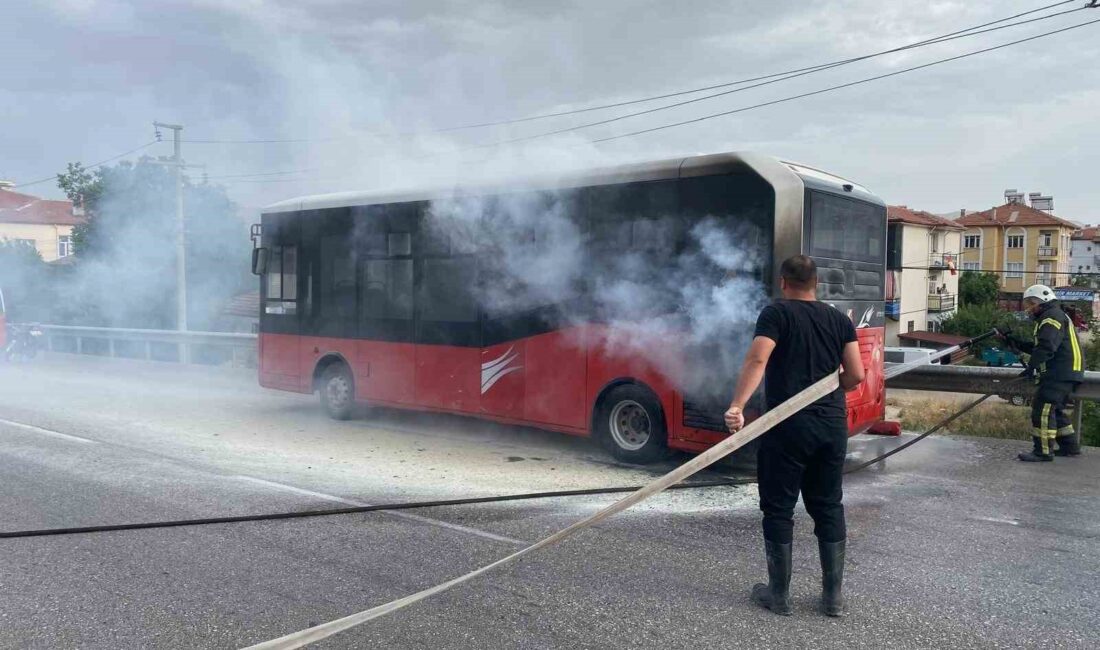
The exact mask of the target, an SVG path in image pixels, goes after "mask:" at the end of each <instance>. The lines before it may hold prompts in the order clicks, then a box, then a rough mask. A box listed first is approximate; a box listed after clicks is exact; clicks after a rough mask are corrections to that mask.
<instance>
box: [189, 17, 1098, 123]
mask: <svg viewBox="0 0 1100 650" xmlns="http://www.w3.org/2000/svg"><path fill="white" fill-rule="evenodd" d="M1075 1H1076V0H1064V1H1062V2H1056V3H1054V4H1050V5H1046V6H1043V7H1039V8H1037V9H1032V10H1029V11H1025V12H1022V13H1018V14H1015V15H1012V16H1007V17H1005V18H1000V19H998V20H994V21H990V22H986V23H982V24H980V25H975V26H973V27H968V28H966V29H962V30H958V31H954V32H950V33H947V34H943V35H940V36H936V37H933V38H929V39H925V40H922V41H917V42H914V43H909V44H907V45H902V46H899V47H894V48H890V49H887V50H882V51H879V52H874V53H871V54H864V55H860V56H857V57H852V58H848V59H840V60H837V61H831V62H829V63H821V64H817V65H813V66H809V67H804V68H796V69H793V70H787V71H784V72H775V73H771V74H767V75H762V76H757V77H751V78H747V79H739V80H737V81H728V82H724V83H720V84H713V85H710V86H702V87H698V88H691V89H688V90H679V91H675V92H670V93H665V94H661V95H652V96H649V97H642V98H638V99H631V100H626V101H621V102H615V103H610V104H601V105H599V106H591V107H587V108H579V109H572V110H567V111H557V112H552V113H541V114H537V115H529V116H526V117H519V118H512V119H504V120H496V121H489V122H478V123H472V124H463V125H457V126H449V127H441V128H438V129H430V130H424V131H407V132H397V133H373V134H364V135H363V136H360V137H371V136H373V137H409V136H416V135H428V134H437V133H447V132H454V131H464V130H471V129H479V128H486V127H493V126H507V125H511V124H521V123H525V122H533V121H537V120H545V119H550V118H555V117H565V116H569V115H578V114H582V113H590V112H594V111H601V110H606V109H611V108H621V107H624V106H632V105H636V104H643V103H647V102H651V101H657V100H661V99H670V98H672V97H681V96H684V95H691V94H695V93H700V92H706V91H709V90H717V89H719V88H728V87H730V86H739V85H743V84H749V83H754V82H764V83H758V84H756V85H753V86H749V87H746V88H738V89H735V90H731V91H726V92H722V93H716V94H713V95H708V96H706V97H699V98H695V99H692V100H688V101H685V102H681V103H675V104H669V105H666V106H659V107H656V108H653V109H649V110H646V111H640V112H637V113H631V114H627V115H622V116H618V117H615V118H611V119H609V120H606V121H600V122H594V123H591V124H585V125H579V126H575V127H571V128H570V129H565V130H562V131H555V132H550V133H545V134H539V135H538V136H536V137H547V136H550V135H556V134H558V133H564V132H567V131H570V130H577V129H583V128H589V127H592V126H598V125H601V124H607V123H609V122H614V121H617V120H623V119H627V118H630V117H636V116H638V115H645V114H648V113H652V112H655V111H661V110H667V109H669V108H675V107H678V106H683V105H686V104H691V103H695V102H699V101H704V100H706V99H711V98H714V97H720V96H723V95H727V94H731V93H735V92H742V91H745V90H751V89H753V88H759V87H761V86H766V85H770V84H773V83H778V82H781V81H787V80H790V79H794V78H797V77H802V76H805V75H809V74H814V73H817V72H823V71H825V70H830V69H832V68H836V67H840V66H844V65H849V64H851V63H858V62H860V61H866V60H868V59H873V58H876V57H881V56H886V55H889V54H896V53H898V52H903V51H906V50H910V49H914V48H919V47H924V46H927V45H934V44H938V43H945V42H949V41H952V40H956V39H959V38H968V37H970V36H978V35H981V34H986V33H989V32H993V31H998V30H1001V29H1009V28H1011V27H1018V26H1020V25H1026V24H1029V23H1033V22H1038V21H1041V20H1048V19H1050V18H1056V17H1058V16H1063V15H1066V14H1070V13H1074V12H1077V11H1081V10H1083V9H1087V8H1088V7H1079V8H1077V9H1071V10H1068V11H1063V12H1059V13H1054V14H1051V15H1048V16H1041V17H1038V18H1032V19H1029V20H1025V21H1020V22H1017V23H1012V24H1009V25H1001V26H999V27H993V28H992V29H983V28H986V27H990V26H992V25H998V24H999V23H1004V22H1007V21H1010V20H1015V19H1017V18H1022V17H1024V16H1028V15H1031V14H1035V13H1039V12H1042V11H1046V10H1048V9H1053V8H1055V7H1059V6H1062V5H1066V4H1071V3H1073V2H1075ZM976 30H982V31H976ZM342 139H346V137H330V138H288V139H257V140H186V142H189V143H193V144H295V143H309V142H333V141H338V140H342Z"/></svg>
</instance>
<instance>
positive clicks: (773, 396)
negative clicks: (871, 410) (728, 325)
mask: <svg viewBox="0 0 1100 650" xmlns="http://www.w3.org/2000/svg"><path fill="white" fill-rule="evenodd" d="M754 336H766V337H768V338H769V339H771V340H773V341H775V350H774V351H773V352H772V355H771V358H770V359H768V367H767V370H766V371H765V373H764V397H765V399H766V401H767V404H768V409H769V410H770V409H773V408H775V407H776V406H778V405H780V404H782V403H783V402H785V401H787V400H788V399H790V398H791V397H794V396H795V395H796V394H798V393H799V392H801V391H802V390H805V389H806V388H809V387H810V386H811V385H813V384H814V383H816V382H817V381H819V380H820V379H822V378H823V377H825V376H826V375H828V374H829V373H832V372H836V370H837V368H839V367H840V361H841V359H842V358H843V354H844V346H845V345H846V344H848V343H851V342H852V341H855V340H856V328H855V327H854V326H853V325H852V321H850V320H849V319H848V317H847V316H845V315H844V314H842V313H840V312H839V311H838V310H836V309H835V308H833V307H830V306H829V305H826V304H825V303H823V302H817V301H816V300H815V301H808V300H777V301H776V302H774V303H773V304H771V305H768V306H767V307H765V308H764V311H762V312H760V317H759V318H757V320H756V334H755V335H754ZM803 412H809V413H814V414H817V415H830V416H836V415H839V416H841V417H844V416H845V414H846V413H847V409H846V405H845V401H844V391H843V390H842V389H840V388H838V389H837V390H836V391H835V392H833V393H830V394H829V395H826V396H825V397H822V398H821V399H819V400H818V401H816V402H814V403H813V404H811V405H810V406H807V407H806V408H805V409H804V410H803Z"/></svg>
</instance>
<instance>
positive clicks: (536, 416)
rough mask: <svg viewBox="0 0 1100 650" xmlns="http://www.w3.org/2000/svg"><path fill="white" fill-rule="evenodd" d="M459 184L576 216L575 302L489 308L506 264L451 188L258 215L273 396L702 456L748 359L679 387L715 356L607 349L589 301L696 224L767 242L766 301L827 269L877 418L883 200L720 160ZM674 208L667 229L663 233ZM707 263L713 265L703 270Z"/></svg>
mask: <svg viewBox="0 0 1100 650" xmlns="http://www.w3.org/2000/svg"><path fill="white" fill-rule="evenodd" d="M459 192H460V193H463V194H465V195H469V196H476V197H478V199H479V200H480V201H482V202H483V204H484V205H486V206H489V207H484V208H483V209H484V210H487V211H491V210H493V209H494V208H493V207H492V206H493V205H498V204H500V200H499V199H500V197H502V196H505V195H508V196H512V195H515V194H517V193H518V194H523V193H527V194H528V195H530V198H531V200H532V201H534V202H541V204H542V205H553V206H554V210H555V211H556V214H565V215H566V217H567V218H568V220H569V223H571V224H574V225H575V227H576V229H577V231H578V232H580V233H582V234H583V236H584V242H585V244H584V248H583V250H582V251H580V252H579V254H578V259H579V261H578V262H577V264H580V265H582V268H583V270H584V271H583V279H584V282H581V284H582V285H583V286H581V287H579V288H578V289H577V292H578V293H577V297H576V299H575V300H573V299H571V300H570V302H571V304H570V305H568V309H566V307H567V306H566V305H563V304H545V305H538V306H536V307H534V308H531V309H523V310H515V311H513V312H509V311H508V310H505V311H504V312H501V311H500V310H495V311H494V310H490V309H487V308H486V307H484V306H483V305H481V304H479V300H478V299H477V297H476V296H475V295H474V291H473V288H474V287H478V286H482V285H484V283H487V282H488V283H492V282H495V281H497V280H496V278H498V277H499V274H500V273H501V268H500V264H499V262H500V257H501V255H502V252H501V251H500V250H496V251H487V250H478V248H477V247H476V246H474V247H470V246H468V245H465V244H463V243H462V242H459V241H457V240H454V239H452V240H448V239H447V237H442V238H440V236H439V235H438V233H433V232H432V228H431V227H430V224H429V223H428V222H429V219H430V218H431V215H432V206H433V201H436V200H439V199H440V198H442V197H444V196H453V195H454V190H451V191H450V192H448V193H432V192H428V191H424V192H411V193H405V194H366V193H347V194H335V195H325V196H315V197H306V198H302V199H295V200H290V201H284V202H281V203H277V204H275V205H272V206H269V207H268V208H266V209H264V211H263V214H262V218H261V224H260V227H259V228H257V229H254V233H253V235H254V239H255V240H258V246H257V247H256V248H255V250H254V253H253V270H254V272H256V273H257V274H259V275H261V276H262V279H261V314H260V334H259V381H260V384H261V385H263V386H265V387H269V388H275V389H281V390H287V391H294V392H299V393H312V392H319V393H320V397H321V402H322V404H323V406H324V408H325V409H326V410H327V411H328V413H329V414H330V415H331V416H333V417H336V418H347V417H349V416H350V414H351V412H352V407H353V406H354V405H355V404H356V403H365V404H370V405H379V406H389V407H396V408H402V409H413V410H423V411H435V412H446V413H456V414H462V415H468V416H476V417H480V418H485V419H489V420H493V421H497V422H503V423H512V424H520V425H528V426H535V427H540V428H544V429H549V430H554V431H560V432H563V433H568V434H574V435H591V436H594V437H597V438H598V439H599V440H600V441H601V442H602V443H603V444H604V445H605V446H606V447H607V448H608V449H609V450H610V451H611V452H612V453H613V454H614V455H615V456H616V457H618V458H620V459H622V460H625V461H629V462H648V461H652V460H654V459H656V458H659V457H660V456H661V455H662V454H663V453H664V452H665V450H666V449H669V448H672V449H679V450H684V451H689V452H699V451H702V450H704V449H706V448H707V447H709V446H711V445H713V444H715V443H716V442H718V441H720V440H721V439H723V438H724V437H726V436H727V435H728V433H727V432H726V430H725V427H724V424H723V418H722V414H723V412H724V409H725V407H726V405H727V404H728V400H729V397H730V394H731V391H732V386H733V383H734V381H735V379H736V377H734V376H732V372H736V367H734V368H733V371H732V372H731V373H728V375H726V376H722V377H720V379H719V380H718V381H714V382H709V385H708V386H707V388H708V390H706V391H701V390H698V387H696V388H685V383H684V381H683V379H684V378H685V377H692V376H695V375H696V374H698V373H699V372H702V371H705V370H706V369H707V367H708V364H711V363H712V359H713V358H716V357H714V356H713V355H710V354H708V353H707V351H706V349H705V346H703V348H700V347H699V346H694V348H691V346H687V345H685V344H681V342H680V341H677V340H674V338H670V339H669V340H665V341H662V342H661V343H660V345H658V346H651V347H650V348H649V349H648V350H645V349H643V350H641V351H639V350H638V349H631V350H624V349H622V348H621V347H620V346H616V345H614V344H613V341H612V340H611V339H613V335H612V332H611V330H610V327H611V326H610V325H609V322H610V321H609V320H608V318H606V317H605V315H602V314H600V313H598V310H590V311H585V310H586V309H588V308H587V307H585V306H584V305H585V300H586V296H587V295H588V294H587V293H586V292H588V291H590V290H591V287H592V286H595V285H596V284H598V283H599V282H600V281H601V278H603V277H604V275H606V274H608V273H615V272H617V271H614V270H613V269H612V270H609V269H610V268H611V267H610V266H608V264H607V262H608V261H609V260H613V259H615V258H616V257H617V256H621V255H625V254H627V253H631V254H633V253H634V252H638V253H639V254H644V255H645V256H646V257H644V259H646V260H648V262H647V264H650V265H651V266H650V267H649V269H650V270H652V268H660V265H661V264H674V263H676V260H677V259H679V256H681V255H683V254H686V253H685V251H688V250H689V249H690V247H691V243H690V242H689V241H688V240H689V238H688V237H687V233H688V232H689V231H691V229H692V227H693V226H694V225H695V224H698V223H700V222H702V221H704V220H711V221H714V222H717V223H719V224H723V225H724V226H726V227H729V228H738V227H741V226H745V225H751V227H752V228H753V229H754V232H756V233H758V234H759V235H760V239H759V241H760V249H761V251H762V254H761V255H760V256H759V257H760V259H759V262H758V264H757V267H756V268H755V271H754V273H755V275H756V277H757V279H758V280H759V282H760V284H761V285H762V286H763V287H764V290H765V291H766V292H767V293H768V295H771V296H773V297H778V277H777V276H778V271H779V263H780V262H781V261H782V260H783V259H785V258H787V257H789V256H790V255H794V254H798V253H804V254H808V255H811V256H813V257H814V259H815V260H816V261H817V263H818V268H819V279H820V285H819V286H820V288H819V298H820V299H821V300H824V301H826V302H828V303H830V304H832V305H833V306H834V307H835V308H837V309H839V310H841V311H842V312H844V313H845V314H847V315H848V316H849V318H851V319H852V321H853V323H854V324H855V325H856V327H857V332H858V336H859V342H860V347H861V350H862V353H863V360H864V363H865V364H866V366H867V368H868V375H867V380H866V382H864V384H863V385H862V386H861V387H860V388H859V389H858V390H856V391H854V392H852V393H849V394H848V407H849V408H848V411H849V416H848V417H849V427H850V430H851V432H852V433H853V434H855V433H859V432H862V431H866V430H867V429H868V428H870V427H871V425H872V424H874V423H876V422H878V421H880V420H881V419H882V418H883V415H884V409H885V399H884V397H885V384H884V380H883V363H884V354H883V345H884V336H885V333H884V316H885V315H884V301H883V299H884V290H885V271H886V268H885V267H886V265H885V260H886V207H885V204H884V203H883V202H882V201H881V200H880V199H879V198H877V197H876V196H874V195H873V194H871V193H870V192H869V191H867V190H866V189H864V188H862V187H860V186H859V185H857V184H855V183H852V182H850V181H847V180H845V179H842V178H839V177H837V176H834V175H831V174H828V173H825V172H822V171H819V170H816V169H812V168H809V167H806V166H803V165H797V164H793V163H787V162H782V161H779V160H776V159H774V158H770V157H767V156H761V155H757V154H735V153H727V154H717V155H708V156H696V157H690V158H677V159H674V160H663V161H655V162H652V163H647V164H642V165H633V166H628V167H620V168H615V169H609V170H599V171H594V172H591V173H588V174H584V175H580V176H577V177H573V178H570V179H565V180H563V179H555V180H554V181H553V182H552V183H545V184H542V185H539V184H535V185H532V184H525V185H523V186H520V187H514V188H506V189H500V188H496V189H493V190H484V189H480V190H479V189H464V190H459ZM668 215H674V218H673V220H672V222H671V223H673V228H672V229H671V230H667V229H662V227H658V225H659V224H661V223H666V221H667V220H666V221H662V219H665V218H666V217H667V216H668ZM535 239H536V240H537V237H536V238H535ZM504 253H507V251H504ZM670 268H671V267H670ZM712 271H713V269H707V268H703V267H700V268H699V269H698V273H699V277H709V276H708V275H707V274H708V273H711V272H712ZM716 277H717V279H720V278H721V276H720V275H719V276H716ZM667 307H668V309H669V310H671V311H676V306H675V305H671V306H667ZM566 311H568V312H569V314H570V317H568V318H565V317H563V313H564V312H566ZM577 314H583V316H584V317H583V318H580V319H578V317H577ZM622 316H623V315H622V314H619V315H618V317H620V318H621V317H622ZM639 316H641V315H639ZM750 333H751V331H750ZM742 334H743V333H742ZM689 348H691V349H689ZM712 350H713V348H712ZM658 356H660V357H661V360H660V363H658V362H657V357H658ZM670 357H672V358H674V359H676V360H677V362H676V363H674V364H671V365H670V364H669V363H668V360H669V358H670ZM757 408H759V406H758V407H757Z"/></svg>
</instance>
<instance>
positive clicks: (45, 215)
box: [0, 181, 82, 262]
mask: <svg viewBox="0 0 1100 650" xmlns="http://www.w3.org/2000/svg"><path fill="white" fill-rule="evenodd" d="M11 185H12V184H11V183H10V182H7V181H0V241H9V242H17V243H22V244H25V245H26V246H30V247H32V248H34V249H35V250H37V251H38V254H39V255H41V256H42V259H43V260H45V261H47V262H55V261H57V260H59V259H63V258H66V257H68V256H70V255H72V253H73V226H75V225H77V224H79V223H81V221H82V217H81V216H80V215H78V214H77V213H76V212H75V211H74V210H73V204H72V202H71V201H55V200H51V199H43V198H39V197H37V196H32V195H30V194H23V193H21V192H15V191H13V190H12V189H11Z"/></svg>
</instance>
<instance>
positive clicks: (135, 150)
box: [11, 140, 160, 189]
mask: <svg viewBox="0 0 1100 650" xmlns="http://www.w3.org/2000/svg"><path fill="white" fill-rule="evenodd" d="M158 142H160V140H153V141H152V142H146V143H145V144H143V145H141V146H140V147H137V148H135V149H131V150H129V151H126V152H124V153H120V154H118V155H117V156H111V157H110V158H107V159H106V160H100V161H99V162H97V163H92V164H91V165H88V166H87V167H84V169H85V170H88V169H95V168H96V167H102V166H103V165H106V164H107V163H110V162H114V161H116V160H118V159H119V158H125V157H126V156H129V155H130V154H135V153H137V152H139V151H141V150H142V149H147V148H149V147H151V146H153V145H155V144H157V143H158ZM59 176H60V175H59V174H54V175H53V176H47V177H45V178H40V179H38V180H36V181H30V182H27V183H20V184H19V185H12V186H11V187H12V189H16V188H20V187H30V186H32V185H40V184H42V183H45V182H47V181H52V180H56V179H57V178H59Z"/></svg>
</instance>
